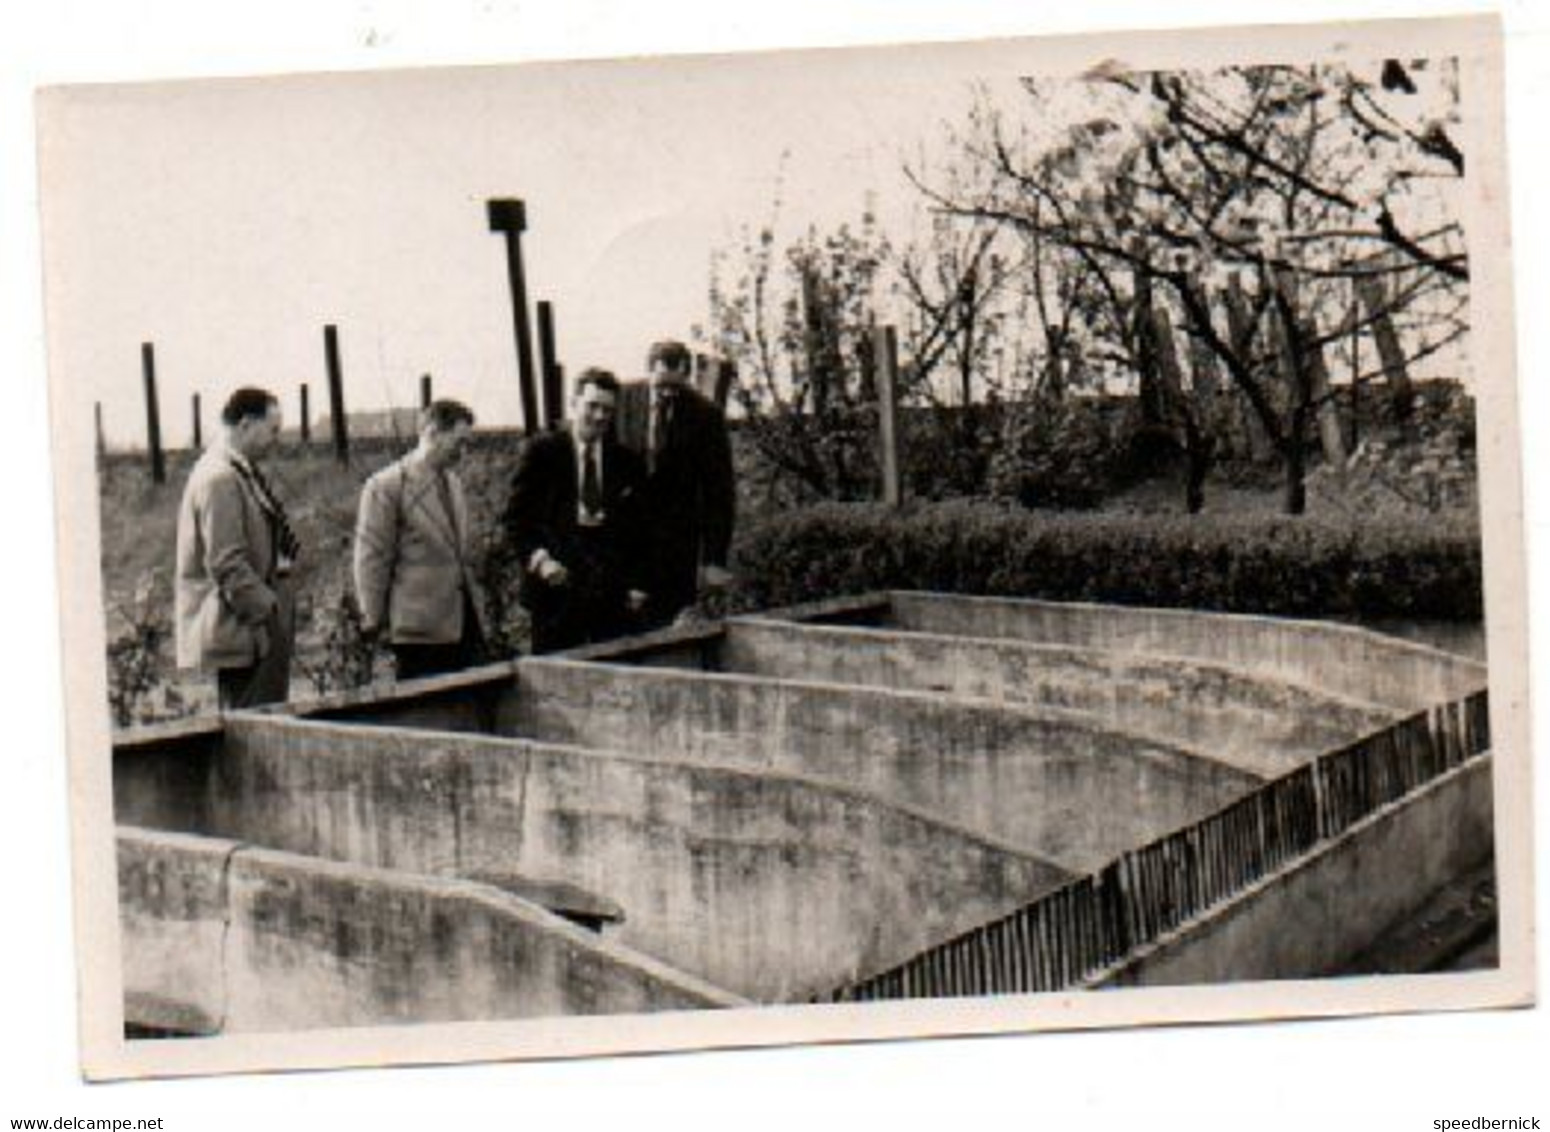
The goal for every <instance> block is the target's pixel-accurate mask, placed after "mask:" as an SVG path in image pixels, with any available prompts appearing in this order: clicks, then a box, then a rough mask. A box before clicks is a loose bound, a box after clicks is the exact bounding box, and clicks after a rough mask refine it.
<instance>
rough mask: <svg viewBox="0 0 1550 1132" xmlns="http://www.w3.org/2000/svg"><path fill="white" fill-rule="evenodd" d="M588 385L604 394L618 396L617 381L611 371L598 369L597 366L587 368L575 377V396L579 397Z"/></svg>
mask: <svg viewBox="0 0 1550 1132" xmlns="http://www.w3.org/2000/svg"><path fill="white" fill-rule="evenodd" d="M589 385H595V386H597V388H599V389H601V390H602V391H603V392H604V393H612V394H614V395H615V396H618V394H619V379H618V378H617V377H615V376H614V375H613V372H612V371H611V370H606V369H599V368H598V367H597V366H589V367H587V368H586V369H584V370H582V371H581V372H580V373H579V374H577V375H576V396H578V397H580V396H581V391H582V390H583V389H585V388H586V387H587V386H589Z"/></svg>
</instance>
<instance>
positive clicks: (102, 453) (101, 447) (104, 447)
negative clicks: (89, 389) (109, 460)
mask: <svg viewBox="0 0 1550 1132" xmlns="http://www.w3.org/2000/svg"><path fill="white" fill-rule="evenodd" d="M92 416H93V417H95V418H96V421H97V462H98V463H99V464H100V463H101V462H102V461H103V460H104V459H105V458H106V457H107V454H108V440H107V437H106V436H105V435H104V434H103V431H102V402H101V401H97V402H95V403H94V404H93V405H92Z"/></svg>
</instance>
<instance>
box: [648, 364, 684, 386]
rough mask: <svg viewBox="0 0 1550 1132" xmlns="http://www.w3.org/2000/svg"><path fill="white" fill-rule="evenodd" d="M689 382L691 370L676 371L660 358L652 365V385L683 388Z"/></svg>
mask: <svg viewBox="0 0 1550 1132" xmlns="http://www.w3.org/2000/svg"><path fill="white" fill-rule="evenodd" d="M688 380H689V368H688V367H687V366H685V367H684V368H682V369H674V368H673V367H672V366H670V365H668V364H667V363H666V362H664V361H662V360H661V359H660V358H659V359H657V360H656V361H654V362H652V363H651V384H652V385H655V386H657V387H658V388H661V387H662V386H665V385H670V386H675V387H676V386H681V385H684V384H686V383H687V382H688Z"/></svg>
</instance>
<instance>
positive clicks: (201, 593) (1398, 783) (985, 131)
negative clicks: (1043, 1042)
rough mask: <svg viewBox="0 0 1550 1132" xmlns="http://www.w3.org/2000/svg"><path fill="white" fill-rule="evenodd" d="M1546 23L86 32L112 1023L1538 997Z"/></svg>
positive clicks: (99, 825) (53, 331)
mask: <svg viewBox="0 0 1550 1132" xmlns="http://www.w3.org/2000/svg"><path fill="white" fill-rule="evenodd" d="M1500 71H1501V63H1500V40H1499V30H1498V29H1497V27H1496V25H1495V24H1494V23H1493V22H1492V21H1490V20H1488V19H1483V18H1471V19H1458V20H1435V21H1417V22H1404V23H1393V24H1383V25H1378V24H1371V25H1345V26H1340V27H1324V28H1318V27H1309V28H1303V29H1300V30H1298V31H1295V32H1294V31H1292V30H1288V29H1278V30H1275V31H1271V30H1260V31H1256V30H1252V29H1243V30H1238V31H1235V32H1233V33H1231V34H1225V33H1216V34H1212V33H1204V32H1202V33H1195V34H1192V35H1184V34H1180V35H1177V36H1173V37H1169V38H1165V39H1158V38H1148V37H1145V36H1132V37H1126V36H1111V37H1093V38H1090V39H1085V40H1066V41H1054V40H1050V41H1039V40H1025V39H1018V40H987V41H984V42H979V43H969V44H954V45H934V46H925V45H913V46H910V45H901V46H896V47H877V48H865V49H850V50H836V51H823V52H802V51H794V52H784V53H782V52H771V53H762V54H747V55H741V56H738V55H718V56H692V57H691V56H684V57H677V58H644V59H633V60H612V61H592V62H574V63H554V64H526V65H514V66H483V67H463V68H455V67H449V68H427V69H422V70H399V71H382V72H375V73H355V74H293V75H286V76H276V77H254V78H241V79H236V78H233V79H208V80H187V81H169V82H162V83H138V84H118V85H98V86H91V85H80V86H63V87H57V88H54V89H50V90H47V91H44V92H43V93H42V95H41V96H40V99H39V104H38V124H39V145H40V149H39V164H40V199H41V206H42V213H43V250H44V261H45V275H46V279H47V315H48V348H49V369H50V382H51V397H52V406H53V415H54V444H55V452H54V459H55V462H56V463H55V466H56V491H57V492H58V498H59V500H60V504H59V507H60V515H61V518H60V523H61V535H60V537H61V542H60V546H61V551H60V554H61V559H60V571H61V578H62V579H64V578H67V577H68V578H69V579H71V580H72V582H78V583H80V585H79V586H78V587H76V588H72V590H71V592H73V593H75V594H76V597H75V598H74V599H72V600H71V602H70V603H69V608H67V609H66V610H65V622H66V634H65V636H66V648H67V666H68V671H67V688H68V690H69V692H70V697H71V702H70V747H71V751H70V754H71V774H72V783H73V785H74V795H75V796H74V810H73V814H72V818H73V821H74V828H75V835H76V845H77V861H76V869H77V885H78V886H79V890H80V891H81V892H85V893H88V894H89V895H88V896H85V897H80V896H78V899H79V900H81V902H82V910H81V912H80V915H81V916H82V917H83V918H84V922H86V923H88V924H90V925H92V926H93V928H94V930H93V931H92V932H91V933H90V935H89V936H86V937H78V941H77V944H78V947H79V948H80V949H81V953H80V955H79V956H78V961H79V962H80V964H81V968H82V988H83V997H82V1010H83V1043H84V1047H83V1056H84V1058H85V1062H86V1072H87V1074H88V1075H89V1076H94V1077H96V1076H101V1077H119V1076H126V1075H138V1074H145V1073H193V1072H204V1071H211V1070H223V1069H232V1068H238V1069H241V1068H262V1067H270V1066H287V1065H325V1064H352V1063H358V1062H360V1061H363V1060H383V1059H386V1060H389V1061H391V1060H394V1059H408V1058H409V1057H411V1056H412V1057H413V1058H414V1059H417V1060H425V1059H426V1058H430V1059H432V1060H455V1059H457V1058H459V1057H466V1056H518V1057H520V1056H539V1055H544V1056H550V1055H555V1054H578V1053H595V1052H615V1051H622V1050H655V1049H668V1048H683V1047H699V1046H727V1045H749V1044H753V1045H758V1044H770V1043H779V1042H792V1041H804V1040H830V1039H836V1038H856V1037H892V1036H908V1035H920V1034H933V1033H982V1032H999V1031H1006V1030H1029V1029H1042V1028H1049V1027H1052V1026H1060V1027H1073V1026H1074V1027H1081V1028H1085V1027H1095V1026H1110V1025H1123V1024H1128V1023H1135V1022H1147V1021H1192V1020H1217V1019H1230V1018H1237V1017H1248V1016H1254V1017H1267V1016H1270V1017H1298V1016H1308V1015H1327V1014H1350V1013H1363V1012H1371V1011H1416V1010H1427V1009H1435V1008H1443V1007H1446V1008H1461V1007H1491V1006H1505V1005H1515V1004H1523V1003H1526V1002H1528V1001H1531V999H1532V988H1533V955H1532V922H1531V912H1532V909H1531V902H1532V901H1531V896H1532V893H1531V891H1530V889H1529V887H1528V881H1527V873H1526V866H1527V854H1528V845H1529V830H1528V812H1527V795H1526V792H1525V791H1524V790H1523V789H1522V787H1523V784H1524V783H1526V781H1527V773H1528V758H1529V751H1528V748H1527V724H1526V719H1525V718H1524V714H1523V713H1524V709H1525V704H1526V676H1525V673H1524V656H1525V652H1526V645H1525V640H1526V638H1525V635H1524V629H1523V625H1522V621H1521V614H1520V612H1519V611H1520V609H1521V603H1522V600H1523V585H1524V583H1523V574H1522V571H1523V544H1522V532H1521V529H1520V526H1519V520H1518V514H1519V503H1518V499H1519V491H1520V487H1519V482H1518V477H1519V470H1518V469H1519V463H1518V460H1519V457H1518V451H1517V444H1516V439H1515V438H1516V436H1517V420H1516V415H1515V413H1516V410H1515V405H1516V392H1515V386H1514V375H1513V355H1512V349H1511V327H1512V321H1511V317H1512V311H1511V292H1510V286H1509V283H1508V278H1509V275H1508V268H1509V256H1508V254H1507V246H1508V245H1507V238H1506V233H1507V217H1506V213H1505V207H1504V205H1503V203H1502V202H1503V181H1504V165H1503V160H1504V155H1503V142H1502V131H1503V125H1502V121H1501V99H1502V95H1501V89H1500V88H1501V82H1502V80H1501V73H1500ZM621 1019H627V1020H628V1025H622V1024H618V1023H619V1022H620V1020H621ZM465 1023H481V1024H495V1025H483V1026H479V1027H475V1028H473V1029H470V1028H468V1027H465V1026H461V1025H460V1024H465ZM321 1034H326V1035H328V1036H330V1037H331V1038H333V1039H337V1043H338V1044H337V1045H335V1046H333V1047H329V1048H325V1047H323V1046H320V1045H318V1044H316V1043H311V1044H306V1043H297V1042H296V1041H295V1039H296V1038H298V1037H301V1036H307V1037H309V1038H310V1037H315V1036H317V1035H321ZM406 1051H413V1053H412V1054H411V1053H409V1052H406Z"/></svg>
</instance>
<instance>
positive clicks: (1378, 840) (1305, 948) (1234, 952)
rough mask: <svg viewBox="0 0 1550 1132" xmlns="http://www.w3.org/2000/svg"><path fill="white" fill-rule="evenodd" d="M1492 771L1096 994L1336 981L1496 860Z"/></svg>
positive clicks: (1229, 912) (1109, 980)
mask: <svg viewBox="0 0 1550 1132" xmlns="http://www.w3.org/2000/svg"><path fill="white" fill-rule="evenodd" d="M1492 848H1493V846H1492V804H1491V759H1490V757H1489V756H1486V757H1481V758H1477V759H1473V760H1471V761H1470V762H1468V763H1465V764H1464V765H1463V766H1461V767H1459V768H1457V769H1456V770H1453V771H1450V772H1449V773H1448V774H1446V775H1444V776H1443V777H1441V778H1439V779H1437V780H1436V781H1435V782H1433V783H1431V784H1429V785H1428V786H1425V787H1423V788H1422V789H1421V790H1419V791H1417V792H1416V793H1415V794H1412V795H1410V796H1409V797H1407V798H1405V799H1403V800H1401V801H1400V802H1398V803H1396V804H1394V805H1392V806H1390V807H1387V808H1385V809H1383V810H1380V811H1379V812H1377V813H1376V814H1374V815H1373V816H1372V817H1370V818H1368V819H1367V820H1365V821H1363V822H1361V823H1360V824H1358V825H1356V826H1354V827H1352V828H1351V829H1350V830H1349V831H1347V832H1346V833H1345V834H1344V835H1342V836H1341V837H1339V838H1337V839H1336V840H1334V841H1332V842H1330V843H1329V844H1328V845H1327V846H1325V847H1323V848H1322V849H1320V850H1318V851H1317V852H1315V853H1313V854H1311V855H1309V856H1307V857H1305V858H1303V859H1301V860H1300V861H1298V862H1296V863H1295V864H1294V865H1292V866H1291V867H1289V868H1287V869H1284V870H1282V871H1280V872H1277V873H1274V874H1272V875H1271V876H1269V877H1267V878H1266V879H1265V880H1264V881H1262V882H1260V883H1259V884H1256V885H1255V886H1253V887H1252V888H1249V889H1247V890H1246V891H1245V892H1244V893H1243V894H1242V895H1240V896H1239V897H1237V898H1236V899H1234V900H1232V901H1231V902H1229V903H1227V904H1225V905H1223V906H1222V907H1221V908H1219V909H1217V910H1215V911H1213V912H1211V913H1210V914H1208V915H1207V916H1205V917H1204V918H1202V919H1200V920H1198V921H1196V922H1195V923H1193V924H1188V925H1186V926H1184V927H1183V928H1181V929H1180V930H1179V931H1178V932H1176V933H1174V934H1173V935H1171V936H1168V937H1165V938H1164V939H1163V940H1162V941H1160V942H1159V943H1158V944H1157V945H1156V946H1154V947H1152V948H1149V949H1147V950H1145V951H1143V952H1141V953H1140V954H1138V955H1137V956H1135V957H1134V958H1133V959H1131V960H1130V961H1129V962H1128V963H1126V964H1125V965H1124V966H1122V967H1121V968H1119V969H1117V970H1115V971H1111V972H1108V973H1107V974H1105V975H1104V976H1102V977H1100V978H1098V979H1096V980H1095V981H1094V985H1097V986H1178V985H1182V984H1195V983H1221V982H1230V981H1238V980H1251V979H1285V978H1312V977H1317V976H1319V975H1323V974H1328V973H1331V972H1334V971H1337V970H1339V969H1340V968H1341V966H1342V965H1343V964H1345V963H1346V962H1348V961H1349V960H1350V959H1351V958H1352V957H1353V956H1354V955H1356V954H1358V953H1359V952H1361V951H1362V950H1363V949H1364V948H1365V947H1367V946H1368V945H1370V944H1371V943H1372V941H1373V940H1374V939H1377V938H1379V937H1380V936H1381V935H1382V934H1383V932H1384V931H1385V930H1386V929H1388V928H1389V927H1390V926H1391V925H1393V924H1394V923H1396V922H1399V921H1400V920H1402V919H1403V918H1404V917H1405V916H1407V915H1409V914H1412V913H1413V912H1414V911H1415V910H1416V909H1417V908H1419V907H1420V906H1421V905H1422V904H1424V902H1425V901H1426V899H1427V897H1428V896H1430V895H1431V894H1432V893H1434V892H1435V891H1437V890H1438V889H1439V888H1441V887H1442V886H1443V885H1445V884H1447V883H1448V882H1449V881H1451V880H1453V879H1454V878H1455V877H1457V876H1460V875H1462V874H1464V873H1467V872H1469V871H1470V870H1472V869H1475V868H1478V867H1480V866H1481V865H1482V864H1484V863H1485V862H1487V861H1489V860H1490V859H1491V855H1492Z"/></svg>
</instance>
